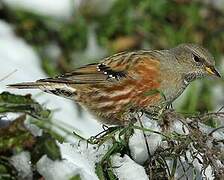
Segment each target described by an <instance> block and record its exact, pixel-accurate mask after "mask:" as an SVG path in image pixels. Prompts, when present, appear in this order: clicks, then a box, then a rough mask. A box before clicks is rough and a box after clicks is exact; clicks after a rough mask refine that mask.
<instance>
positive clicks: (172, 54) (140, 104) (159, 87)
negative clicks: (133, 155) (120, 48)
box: [9, 44, 221, 125]
mask: <svg viewBox="0 0 224 180" xmlns="http://www.w3.org/2000/svg"><path fill="white" fill-rule="evenodd" d="M209 75H214V76H218V77H221V76H220V74H219V73H218V71H217V70H216V69H215V62H214V59H213V57H212V55H211V54H210V53H209V52H208V51H207V50H206V49H204V48H203V47H201V46H198V45H195V44H181V45H179V46H177V47H175V48H172V49H169V50H152V51H143V50H140V51H135V52H122V53H118V54H115V55H113V56H110V57H107V58H105V59H103V60H102V61H100V62H99V63H97V64H89V65H86V66H84V67H81V68H78V69H75V70H74V71H72V72H70V73H66V74H64V75H61V76H58V77H55V78H46V79H40V80H37V81H36V82H27V83H26V82H25V83H18V84H11V85H9V87H13V88H19V89H27V88H30V89H41V90H43V91H45V92H48V93H52V94H55V95H58V96H63V97H66V98H70V99H72V100H75V101H76V102H78V103H79V104H81V105H82V106H84V107H85V108H86V109H87V110H88V111H90V112H91V113H92V114H94V115H95V116H96V117H97V119H98V120H100V121H101V122H103V123H106V124H114V125H115V124H120V125H122V124H124V123H127V121H129V120H130V112H135V111H140V110H146V111H152V110H155V108H156V109H157V110H158V109H160V108H164V107H165V106H166V105H167V104H169V103H172V102H173V101H174V100H175V99H176V98H177V97H178V96H179V95H180V94H181V93H182V92H183V91H184V90H185V88H186V87H187V85H188V84H189V83H190V82H191V81H193V80H195V79H197V78H201V77H204V76H209ZM150 92H162V93H150ZM164 97H165V98H164Z"/></svg>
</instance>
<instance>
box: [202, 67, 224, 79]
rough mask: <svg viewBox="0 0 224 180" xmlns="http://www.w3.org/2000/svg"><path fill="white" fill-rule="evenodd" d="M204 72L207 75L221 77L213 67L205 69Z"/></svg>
mask: <svg viewBox="0 0 224 180" xmlns="http://www.w3.org/2000/svg"><path fill="white" fill-rule="evenodd" d="M205 70H206V71H207V73H208V74H210V75H215V76H217V77H220V78H221V75H220V74H219V72H218V71H217V70H216V69H215V68H214V67H205Z"/></svg>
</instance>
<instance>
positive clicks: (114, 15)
mask: <svg viewBox="0 0 224 180" xmlns="http://www.w3.org/2000/svg"><path fill="white" fill-rule="evenodd" d="M186 42H191V43H198V44H201V45H203V46H204V47H206V48H208V49H209V51H210V52H211V53H212V54H213V55H214V57H215V60H216V64H217V67H218V69H219V71H220V73H221V74H222V75H223V74H224V56H223V53H224V43H223V42H224V1H222V0H211V1H209V0H206V1H205V0H170V1H167V0H156V1H150V0H141V1H131V0H107V1H105V0H57V1H52V0H33V1H30V0H1V1H0V63H1V65H0V71H1V74H0V75H1V77H4V76H6V75H7V74H9V73H11V72H14V71H16V72H14V73H12V74H11V75H10V76H9V77H8V78H6V79H5V80H4V81H2V82H1V86H0V87H1V89H2V91H3V90H8V89H5V85H6V84H7V83H11V82H13V83H14V82H20V81H27V80H35V79H39V78H43V77H47V76H55V75H58V74H61V73H65V72H67V71H70V70H72V69H74V68H77V67H80V66H82V65H84V64H87V63H93V62H97V61H99V60H100V59H102V58H104V57H106V56H109V55H112V54H114V53H118V52H121V51H131V50H137V49H147V50H150V49H166V48H172V47H174V46H176V45H178V44H180V43H186ZM14 92H15V91H14ZM16 92H17V93H27V92H26V91H25V92H24V91H23V92H21V91H16ZM29 93H30V91H29ZM31 93H33V91H32V92H31ZM38 93H39V92H38ZM41 96H43V95H41ZM44 97H45V98H46V96H45V95H44ZM47 97H51V100H49V101H54V100H55V99H57V97H55V96H52V95H47ZM52 99H53V100H52ZM59 99H60V102H49V103H52V104H54V103H55V104H57V105H58V106H56V107H55V106H54V105H52V106H53V107H54V108H59V109H63V108H64V109H66V108H65V107H67V110H68V109H70V110H69V112H71V113H70V116H69V119H70V120H71V119H72V120H71V123H70V124H72V125H73V124H74V121H73V119H74V118H72V116H73V115H74V114H75V115H74V116H75V117H76V119H80V117H81V118H82V119H88V118H89V116H88V118H87V117H86V116H85V115H83V114H85V113H83V111H82V109H81V108H80V107H79V106H78V105H72V108H71V107H70V106H71V103H72V102H67V101H66V100H64V99H62V98H59ZM62 101H63V102H64V101H66V103H69V105H67V106H65V107H63V106H62V105H61V104H60V103H61V102H62ZM43 102H44V101H43ZM223 105H224V82H223V80H222V79H214V78H210V79H203V80H198V81H196V82H194V83H192V84H191V85H190V87H188V89H187V91H186V92H185V93H184V94H183V95H182V96H181V97H180V98H178V100H177V101H176V102H175V103H174V106H175V108H176V109H177V110H178V111H180V112H185V113H194V112H207V111H213V110H218V109H219V108H221V107H222V106H223ZM73 110H74V111H75V113H73V112H72V111H73ZM62 112H63V111H62ZM64 116H65V115H62V116H60V117H59V119H60V120H62V121H67V120H63V117H64ZM57 117H58V116H57ZM83 117H84V118H83ZM89 123H92V121H87V123H86V125H83V123H82V122H81V123H78V122H77V123H76V125H77V126H78V127H79V128H80V127H81V129H82V126H85V127H86V126H88V124H89ZM93 124H94V125H93V126H91V127H93V130H92V131H91V130H90V132H91V133H93V132H95V130H94V129H96V128H98V130H99V129H100V126H99V125H98V124H97V123H96V122H94V123H93ZM95 124H97V125H95ZM83 129H85V128H84V127H83Z"/></svg>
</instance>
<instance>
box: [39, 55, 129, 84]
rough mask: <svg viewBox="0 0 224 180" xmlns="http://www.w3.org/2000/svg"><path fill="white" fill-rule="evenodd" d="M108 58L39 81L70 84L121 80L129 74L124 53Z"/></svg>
mask: <svg viewBox="0 0 224 180" xmlns="http://www.w3.org/2000/svg"><path fill="white" fill-rule="evenodd" d="M126 54H128V53H126ZM113 57H114V56H111V58H107V59H105V60H104V61H102V62H101V63H99V64H89V65H86V66H84V67H81V68H78V69H76V70H74V71H72V72H69V73H66V74H64V75H61V76H57V77H55V78H46V79H40V80H38V82H53V83H70V84H95V83H106V82H115V81H119V80H121V79H123V78H126V77H127V76H128V73H127V70H128V69H127V66H125V65H121V64H120V61H122V60H124V58H125V56H124V54H122V55H120V56H119V57H117V58H116V59H114V58H113Z"/></svg>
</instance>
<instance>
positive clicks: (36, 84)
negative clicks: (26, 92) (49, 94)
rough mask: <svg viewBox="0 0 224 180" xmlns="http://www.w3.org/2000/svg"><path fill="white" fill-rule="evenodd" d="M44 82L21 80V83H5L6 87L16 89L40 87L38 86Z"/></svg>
mask: <svg viewBox="0 0 224 180" xmlns="http://www.w3.org/2000/svg"><path fill="white" fill-rule="evenodd" d="M45 84H46V83H45ZM45 84H44V82H23V83H16V84H9V85H7V87H9V88H16V89H40V87H41V86H44V85H45Z"/></svg>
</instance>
